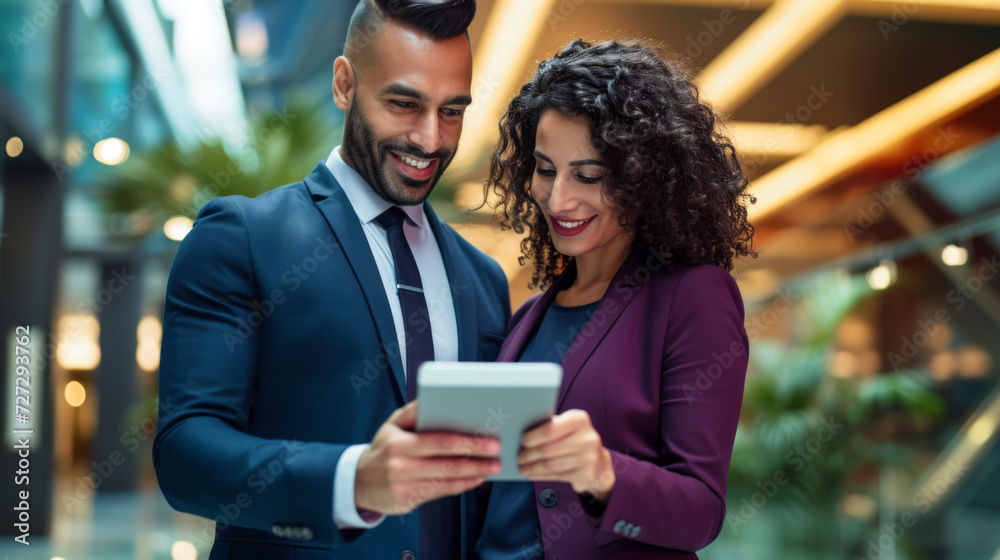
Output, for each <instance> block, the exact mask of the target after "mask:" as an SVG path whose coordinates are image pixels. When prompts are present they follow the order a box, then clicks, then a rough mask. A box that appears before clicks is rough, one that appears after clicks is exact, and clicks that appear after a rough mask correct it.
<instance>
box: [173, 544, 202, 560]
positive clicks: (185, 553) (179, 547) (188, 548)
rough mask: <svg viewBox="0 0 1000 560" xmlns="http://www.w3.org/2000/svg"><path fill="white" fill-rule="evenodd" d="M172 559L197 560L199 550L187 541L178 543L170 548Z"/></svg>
mask: <svg viewBox="0 0 1000 560" xmlns="http://www.w3.org/2000/svg"><path fill="white" fill-rule="evenodd" d="M170 558H172V560H196V559H197V558H198V549H197V548H195V547H194V545H193V544H191V543H189V542H187V541H177V542H175V543H174V545H173V546H171V547H170Z"/></svg>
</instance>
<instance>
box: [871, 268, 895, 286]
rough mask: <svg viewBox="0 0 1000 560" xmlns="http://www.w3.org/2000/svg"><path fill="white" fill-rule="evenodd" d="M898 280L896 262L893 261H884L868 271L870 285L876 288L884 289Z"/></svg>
mask: <svg viewBox="0 0 1000 560" xmlns="http://www.w3.org/2000/svg"><path fill="white" fill-rule="evenodd" d="M895 281H896V264H895V263H893V262H892V261H882V262H881V263H879V265H878V266H876V267H875V268H873V269H871V270H869V271H868V285H869V286H871V287H872V289H875V290H884V289H886V288H888V287H889V286H891V285H892V283H893V282H895Z"/></svg>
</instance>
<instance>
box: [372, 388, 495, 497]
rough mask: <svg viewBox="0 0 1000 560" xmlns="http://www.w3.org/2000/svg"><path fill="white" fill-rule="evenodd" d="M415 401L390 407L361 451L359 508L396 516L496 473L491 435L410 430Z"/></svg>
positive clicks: (471, 486)
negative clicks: (478, 435)
mask: <svg viewBox="0 0 1000 560" xmlns="http://www.w3.org/2000/svg"><path fill="white" fill-rule="evenodd" d="M417 402H418V401H411V402H409V403H407V404H406V405H405V406H403V407H402V408H399V409H397V410H396V411H395V412H393V413H392V415H391V416H389V419H388V420H386V421H385V423H384V424H382V427H380V428H379V430H378V432H376V433H375V437H374V439H372V443H371V447H369V448H368V449H367V450H365V452H364V453H362V454H361V458H360V459H359V460H358V473H357V477H356V478H355V484H354V503H355V505H356V506H357V508H358V509H359V510H369V511H376V512H379V513H382V514H385V515H402V514H404V513H409V512H410V511H413V510H414V509H416V508H417V507H419V506H420V505H421V504H423V503H425V502H429V501H432V500H436V499H438V498H442V497H445V496H452V495H455V494H461V493H462V492H466V491H468V490H472V489H473V488H476V487H478V486H480V485H481V484H482V483H483V480H484V478H485V477H486V476H488V475H491V474H494V473H498V472H500V461H499V460H498V459H497V458H496V456H497V453H499V452H500V442H499V441H498V440H497V439H496V438H485V437H472V436H463V435H460V434H452V433H422V434H418V433H414V432H412V431H411V430H412V429H413V428H414V427H416V423H417Z"/></svg>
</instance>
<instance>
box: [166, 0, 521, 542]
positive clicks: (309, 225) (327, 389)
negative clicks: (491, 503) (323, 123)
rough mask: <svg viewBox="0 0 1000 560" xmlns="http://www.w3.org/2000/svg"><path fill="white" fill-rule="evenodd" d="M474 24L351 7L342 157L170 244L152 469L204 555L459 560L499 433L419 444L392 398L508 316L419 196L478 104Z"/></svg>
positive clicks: (470, 353) (496, 271)
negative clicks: (194, 519) (469, 504)
mask: <svg viewBox="0 0 1000 560" xmlns="http://www.w3.org/2000/svg"><path fill="white" fill-rule="evenodd" d="M474 15H475V2H474V0H451V1H445V2H440V1H437V2H431V1H424V2H417V1H401V0H379V1H375V0H362V2H360V3H359V5H358V7H357V9H356V10H355V12H354V15H353V17H352V19H351V24H350V31H349V34H348V40H347V44H346V48H345V53H344V56H341V57H339V58H337V60H336V63H335V66H334V78H333V94H334V99H335V101H336V103H337V106H338V107H340V108H341V109H343V110H344V111H345V113H346V120H345V129H344V136H343V140H342V144H341V145H340V146H339V147H338V148H336V149H334V150H333V152H332V153H331V154H330V157H329V158H328V159H327V160H326V161H325V162H323V163H320V164H319V165H318V166H317V167H316V168H315V169H314V170H313V171H312V173H311V174H310V175H309V176H308V177H306V178H305V180H303V181H301V182H299V183H295V184H292V185H287V186H284V187H281V188H278V189H275V190H273V191H270V192H268V193H266V194H264V195H261V196H259V197H257V198H254V199H248V198H245V197H239V196H232V197H224V198H217V199H214V200H212V201H210V202H209V203H208V204H206V205H205V206H204V208H202V210H201V211H200V213H199V215H198V218H197V220H196V221H195V225H194V229H192V231H191V232H190V233H189V234H188V236H187V237H186V238H185V240H184V242H183V243H182V244H181V246H180V248H179V249H178V252H177V256H176V258H175V260H174V264H173V268H172V270H171V272H170V280H169V283H168V286H167V298H166V305H165V308H164V334H163V348H162V358H161V364H160V399H161V406H162V408H163V410H165V411H166V412H167V414H166V417H165V418H164V419H163V421H162V422H161V425H160V427H159V432H158V433H157V435H156V440H155V444H154V450H153V454H154V464H155V466H156V472H157V476H158V478H159V483H160V487H161V489H162V491H163V494H164V495H165V496H166V498H167V500H168V502H169V503H170V504H171V505H172V506H173V507H174V508H176V509H178V510H180V511H184V512H189V513H193V514H196V515H200V516H203V517H207V518H210V519H214V520H215V522H216V532H215V544H214V546H213V548H212V553H211V556H210V558H212V559H221V558H241V559H243V558H261V559H263V558H267V559H274V558H293V557H294V558H296V559H298V560H302V559H313V558H316V559H319V558H323V559H329V558H350V559H366V558H372V559H376V558H377V559H379V560H384V559H386V558H401V559H403V560H408V559H410V560H412V559H414V558H416V556H417V555H416V552H415V551H418V550H421V553H420V555H421V557H422V558H423V559H426V560H437V559H439V558H449V557H455V556H456V555H457V552H456V551H457V550H458V548H457V547H458V546H459V544H460V543H459V541H460V538H459V537H458V535H459V532H458V523H459V521H458V519H459V517H460V512H459V509H458V503H459V502H458V498H452V497H450V496H456V495H458V494H460V493H462V492H464V491H466V490H469V489H471V488H475V487H477V486H479V485H480V484H481V483H482V480H483V478H484V477H485V476H486V475H488V474H490V473H491V472H495V470H496V469H498V468H499V466H498V464H497V461H496V459H495V455H496V451H497V449H498V444H497V442H496V441H495V440H492V439H485V440H475V441H474V440H471V439H469V438H463V437H461V436H458V435H456V434H417V433H414V432H413V431H412V428H413V425H414V422H415V416H416V409H415V408H414V406H413V405H412V404H405V403H407V401H409V400H411V399H412V390H413V384H414V383H413V373H414V372H413V370H414V369H415V368H414V367H412V365H413V364H414V363H415V362H416V361H417V357H418V356H420V357H422V358H421V359H435V360H462V361H476V360H480V361H484V360H489V361H492V360H494V359H495V358H496V355H497V352H498V351H499V347H500V343H501V342H502V340H503V338H502V337H503V334H504V332H505V329H506V324H507V321H508V320H509V318H510V301H509V297H508V292H507V281H506V278H505V277H504V274H503V273H502V271H501V270H500V267H499V266H498V265H497V264H496V262H494V261H493V260H492V259H490V258H489V257H487V256H486V255H484V254H483V253H481V252H480V251H478V250H477V249H475V248H474V247H472V246H471V245H470V244H469V243H467V242H466V241H464V240H463V239H462V238H461V237H460V236H459V235H458V234H456V233H455V231H454V230H452V229H451V228H450V227H449V226H447V225H446V224H444V223H443V222H442V221H441V220H440V219H438V217H437V216H436V215H435V214H434V212H433V210H432V209H431V207H430V206H429V205H428V204H427V203H426V202H425V200H426V199H427V196H428V195H429V194H430V192H431V190H432V189H433V188H434V185H435V184H436V183H437V181H438V179H439V178H440V176H441V174H442V172H443V171H444V170H445V168H446V167H447V166H448V164H449V162H450V161H451V159H452V157H453V155H454V153H455V150H456V148H457V145H458V140H459V136H460V134H461V129H462V118H463V112H464V110H465V108H466V107H467V106H468V105H469V103H470V102H471V96H470V88H471V65H472V54H471V49H470V46H469V40H468V34H467V31H466V29H467V26H468V24H469V23H470V22H471V20H472V18H473V16H474ZM388 216H395V219H396V221H395V222H393V223H390V222H391V220H390V221H387V219H388V218H387V217H388ZM400 251H402V253H401V252H400ZM404 253H405V258H403V256H401V255H404ZM410 255H412V258H411V256H410ZM407 263H410V265H407ZM414 263H415V266H412V265H413V264H414ZM404 275H408V276H407V277H408V278H410V279H407V280H406V281H405V282H404ZM413 284H417V285H418V286H417V287H414V286H413ZM421 284H422V286H420V285H421ZM403 290H406V292H403ZM414 294H420V296H419V297H418V298H417V300H418V301H419V302H420V307H419V313H415V312H413V310H414V309H416V308H415V307H413V306H414V304H413V303H412V302H413V301H415V300H414V299H413V298H414V297H416V296H415V295H414ZM407 298H410V299H407ZM404 314H405V315H406V319H405V320H404ZM428 331H429V332H428ZM408 366H410V367H408ZM408 391H409V396H408ZM424 504H426V505H424ZM420 506H423V507H421V509H420V511H419V513H418V512H417V511H416V508H418V507H420ZM386 516H391V517H388V518H387V517H386ZM421 547H423V548H422V549H421Z"/></svg>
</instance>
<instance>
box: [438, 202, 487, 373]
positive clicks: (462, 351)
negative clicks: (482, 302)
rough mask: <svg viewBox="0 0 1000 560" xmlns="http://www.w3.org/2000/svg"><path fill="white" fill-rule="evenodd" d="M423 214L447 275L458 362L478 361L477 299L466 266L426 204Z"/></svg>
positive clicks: (453, 241)
mask: <svg viewBox="0 0 1000 560" xmlns="http://www.w3.org/2000/svg"><path fill="white" fill-rule="evenodd" d="M424 213H426V214H427V221H428V222H429V223H430V225H431V230H433V231H434V238H435V239H437V244H438V247H439V248H440V250H441V259H442V260H443V261H444V268H445V272H446V273H447V274H448V285H449V287H450V288H451V300H452V302H453V303H454V307H455V322H456V324H457V326H458V360H459V361H460V362H474V361H476V360H477V359H478V357H479V356H478V354H479V344H478V342H479V341H478V333H479V325H478V322H477V321H476V298H475V295H474V290H473V289H472V281H471V278H469V262H468V261H467V260H466V259H465V254H464V253H463V252H462V251H461V248H460V247H459V245H458V241H457V240H456V239H455V235H457V234H455V233H454V232H452V231H450V230H448V229H446V228H445V227H444V224H443V223H442V222H441V219H440V218H438V217H437V214H435V213H434V209H432V208H431V205H430V204H429V203H424Z"/></svg>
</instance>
